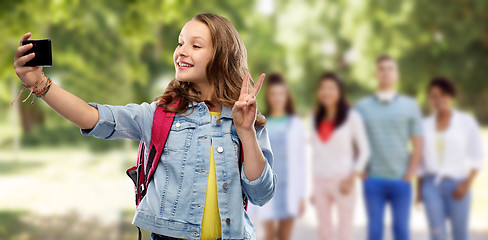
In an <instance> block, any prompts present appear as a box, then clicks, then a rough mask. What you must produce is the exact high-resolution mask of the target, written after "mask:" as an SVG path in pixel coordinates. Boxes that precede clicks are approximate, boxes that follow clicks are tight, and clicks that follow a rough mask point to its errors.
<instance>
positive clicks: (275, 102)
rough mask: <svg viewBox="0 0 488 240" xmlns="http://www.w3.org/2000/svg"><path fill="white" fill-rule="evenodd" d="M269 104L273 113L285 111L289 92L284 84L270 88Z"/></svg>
mask: <svg viewBox="0 0 488 240" xmlns="http://www.w3.org/2000/svg"><path fill="white" fill-rule="evenodd" d="M267 92H268V102H269V106H270V107H271V109H270V110H271V111H284V110H285V108H286V102H287V100H288V91H287V89H286V86H285V85H284V84H273V85H271V86H269V87H268V91H267Z"/></svg>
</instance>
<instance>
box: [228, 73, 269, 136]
mask: <svg viewBox="0 0 488 240" xmlns="http://www.w3.org/2000/svg"><path fill="white" fill-rule="evenodd" d="M265 76H266V74H264V73H263V74H261V76H260V77H259V79H258V82H257V84H256V85H254V87H253V89H252V90H251V92H250V93H248V90H247V86H248V81H249V78H250V76H249V73H247V74H246V76H245V77H244V80H242V87H241V94H240V95H239V100H237V101H236V102H235V104H234V107H232V117H233V119H234V125H235V127H236V130H237V131H238V132H239V131H242V130H245V131H248V130H254V122H255V121H256V115H257V110H258V108H257V104H256V96H257V95H258V93H259V90H260V89H261V85H263V81H264V77H265ZM251 81H252V78H251Z"/></svg>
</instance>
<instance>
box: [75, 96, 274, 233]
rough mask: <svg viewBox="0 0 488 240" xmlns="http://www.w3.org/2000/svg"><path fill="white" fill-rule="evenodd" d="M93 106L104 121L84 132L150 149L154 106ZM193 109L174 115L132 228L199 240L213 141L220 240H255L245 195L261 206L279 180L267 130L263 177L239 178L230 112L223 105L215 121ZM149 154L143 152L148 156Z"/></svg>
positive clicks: (202, 108) (261, 131)
mask: <svg viewBox="0 0 488 240" xmlns="http://www.w3.org/2000/svg"><path fill="white" fill-rule="evenodd" d="M89 104H90V105H91V106H93V107H96V108H98V111H99V116H100V119H99V121H98V123H97V124H96V125H95V127H94V128H93V129H81V133H82V134H83V135H90V136H95V137H97V138H102V139H120V138H130V139H134V140H137V141H144V143H145V144H146V146H149V143H150V140H151V128H152V121H153V116H154V112H155V110H156V102H152V103H151V104H149V103H142V104H140V105H138V104H128V105H125V106H111V105H101V104H96V103H89ZM189 106H190V107H189V108H188V111H187V112H186V113H188V114H189V115H188V116H176V117H175V119H174V121H173V125H172V127H171V130H170V133H169V135H168V140H167V142H166V145H165V148H164V151H163V153H162V155H161V161H159V163H158V164H159V165H158V167H157V169H156V172H155V173H154V177H153V180H152V181H151V182H150V183H149V186H148V188H147V194H146V196H145V197H144V198H143V199H142V201H141V203H140V204H139V206H138V208H137V210H136V213H135V216H134V219H133V222H132V223H133V224H134V225H136V226H138V227H141V228H143V229H146V230H148V231H151V232H154V233H157V234H161V235H166V236H171V237H177V238H185V239H200V233H201V223H202V216H203V208H204V205H205V192H206V186H207V179H208V170H209V163H210V146H211V145H210V141H212V143H213V148H214V149H213V151H214V156H215V169H216V175H217V195H218V205H219V212H220V219H221V226H222V239H255V238H256V234H255V229H254V225H253V224H252V222H251V220H250V219H249V216H248V215H247V213H246V211H245V210H244V207H243V201H242V191H244V193H245V194H246V195H247V197H248V199H249V201H250V202H251V203H252V204H255V205H259V206H262V205H264V204H265V203H266V202H268V201H269V200H270V199H271V198H272V197H273V195H274V192H275V183H276V175H275V174H274V173H273V170H272V168H271V166H272V165H273V154H272V152H271V146H270V143H269V139H268V133H267V130H266V127H265V126H264V127H255V130H256V135H257V139H258V143H259V146H260V147H261V150H262V152H263V154H264V156H265V158H266V160H267V162H266V165H265V168H264V170H263V172H262V174H261V176H260V177H259V178H258V179H256V180H254V181H250V180H249V179H247V177H246V175H245V172H244V169H241V170H242V171H241V173H240V174H239V165H238V156H239V154H240V146H239V138H238V136H237V132H236V129H235V127H234V124H233V120H232V108H230V107H227V106H222V113H221V116H220V118H217V117H211V115H210V112H209V109H208V107H207V106H206V105H205V103H203V102H200V103H197V102H193V103H190V105H189ZM191 106H193V108H194V109H193V112H192V107H191ZM184 115H186V114H184ZM148 149H149V148H148V147H146V148H145V150H146V152H145V153H144V154H145V156H146V157H147V154H148ZM135 157H136V156H134V159H135ZM244 164H245V161H244Z"/></svg>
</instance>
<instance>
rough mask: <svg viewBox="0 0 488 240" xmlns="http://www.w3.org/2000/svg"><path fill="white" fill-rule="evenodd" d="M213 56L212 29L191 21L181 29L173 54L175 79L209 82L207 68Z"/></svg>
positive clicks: (201, 23)
mask: <svg viewBox="0 0 488 240" xmlns="http://www.w3.org/2000/svg"><path fill="white" fill-rule="evenodd" d="M212 55H213V46H212V37H211V35H210V29H209V28H208V27H207V25H206V24H205V23H203V22H200V21H195V20H190V21H189V22H187V23H186V24H185V26H183V28H182V29H181V32H180V36H179V38H178V45H177V46H176V49H175V52H174V54H173V60H174V64H175V69H176V73H175V78H176V79H177V80H179V81H183V82H193V83H203V82H208V80H207V72H206V68H207V64H208V62H209V61H210V59H211V58H212Z"/></svg>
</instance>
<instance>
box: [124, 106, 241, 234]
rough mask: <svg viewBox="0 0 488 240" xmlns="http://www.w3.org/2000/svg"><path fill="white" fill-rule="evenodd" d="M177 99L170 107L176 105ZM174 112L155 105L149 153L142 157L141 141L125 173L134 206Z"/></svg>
mask: <svg viewBox="0 0 488 240" xmlns="http://www.w3.org/2000/svg"><path fill="white" fill-rule="evenodd" d="M178 104H179V100H178V101H177V102H176V103H174V104H173V105H172V106H171V107H172V108H175V107H176V106H178ZM174 116H175V113H174V112H168V111H165V110H164V107H161V106H157V107H156V111H155V112H154V118H153V126H152V129H151V143H150V144H149V154H148V157H147V159H145V158H144V152H145V144H144V142H143V141H140V143H139V149H138V151H137V162H136V165H135V166H133V167H131V168H129V169H127V171H126V174H127V176H129V177H130V178H131V179H132V182H134V192H135V201H136V207H137V206H139V203H141V200H142V198H144V196H145V195H146V191H147V186H148V185H149V182H150V181H151V178H152V176H153V174H154V172H155V171H156V168H157V167H158V162H159V159H161V154H162V153H163V149H164V145H165V144H166V140H167V139H168V135H169V132H170V130H171V125H173V120H174ZM240 155H241V156H240V161H239V172H240V171H241V166H242V163H243V162H244V154H243V152H242V148H241V151H240ZM242 199H243V204H244V209H246V210H247V204H248V201H247V196H246V195H245V194H244V192H242ZM137 229H138V230H139V239H141V229H139V227H137Z"/></svg>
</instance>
